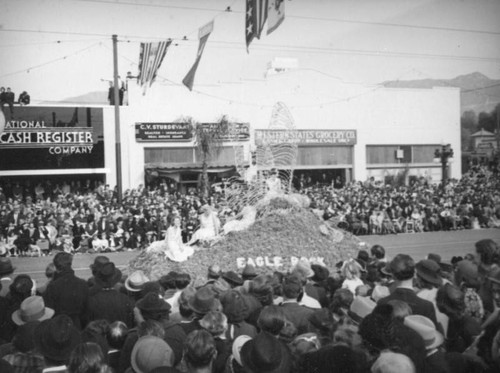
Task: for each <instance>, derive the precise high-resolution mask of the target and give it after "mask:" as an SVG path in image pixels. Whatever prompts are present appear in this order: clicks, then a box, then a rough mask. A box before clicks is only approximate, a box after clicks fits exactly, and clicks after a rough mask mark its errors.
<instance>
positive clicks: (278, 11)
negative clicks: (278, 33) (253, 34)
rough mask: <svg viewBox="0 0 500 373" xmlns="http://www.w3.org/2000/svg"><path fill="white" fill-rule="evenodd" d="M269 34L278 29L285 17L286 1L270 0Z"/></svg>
mask: <svg viewBox="0 0 500 373" xmlns="http://www.w3.org/2000/svg"><path fill="white" fill-rule="evenodd" d="M268 14H269V17H268V22H267V35H269V34H270V33H271V32H273V31H274V30H276V29H277V28H278V27H279V26H280V25H281V24H282V23H283V21H284V19H285V1H284V0H269V7H268Z"/></svg>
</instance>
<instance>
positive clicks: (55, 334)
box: [35, 315, 81, 362]
mask: <svg viewBox="0 0 500 373" xmlns="http://www.w3.org/2000/svg"><path fill="white" fill-rule="evenodd" d="M80 343H81V336H80V332H79V331H78V329H77V328H75V326H74V325H73V321H72V320H71V318H70V317H69V316H67V315H58V316H56V317H54V318H52V319H49V320H45V321H42V322H41V323H40V324H39V325H38V326H37V327H36V329H35V346H36V349H37V350H38V351H39V352H40V353H41V354H42V355H43V356H44V357H47V358H49V359H50V360H53V361H56V362H66V361H67V360H68V359H69V356H70V354H71V352H72V351H73V349H74V348H75V347H76V346H77V345H78V344H80Z"/></svg>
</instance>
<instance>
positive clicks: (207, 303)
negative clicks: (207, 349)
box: [180, 286, 222, 335]
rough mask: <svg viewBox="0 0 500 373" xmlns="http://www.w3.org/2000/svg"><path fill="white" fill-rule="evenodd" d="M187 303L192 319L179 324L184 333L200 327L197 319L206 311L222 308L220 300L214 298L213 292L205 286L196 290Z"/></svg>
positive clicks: (187, 333)
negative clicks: (191, 312)
mask: <svg viewBox="0 0 500 373" xmlns="http://www.w3.org/2000/svg"><path fill="white" fill-rule="evenodd" d="M188 304H189V307H190V308H191V310H192V311H193V319H192V320H191V321H190V322H188V323H182V324H180V325H181V327H182V329H184V332H185V333H186V335H189V334H190V333H191V332H192V331H194V330H199V329H201V326H200V322H199V320H200V319H201V318H203V316H205V315H206V314H207V313H208V312H210V311H218V310H221V309H222V305H221V304H220V301H219V300H218V299H217V298H215V293H214V292H213V291H212V290H211V289H210V288H209V287H207V286H203V287H201V288H199V289H198V290H196V292H195V293H194V295H193V296H192V297H191V298H190V299H189V301H188Z"/></svg>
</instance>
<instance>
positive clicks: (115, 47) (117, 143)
mask: <svg viewBox="0 0 500 373" xmlns="http://www.w3.org/2000/svg"><path fill="white" fill-rule="evenodd" d="M112 39H113V88H114V89H113V95H114V98H115V151H116V153H115V156H116V186H117V187H118V191H117V193H118V203H122V146H121V138H120V93H119V90H120V87H118V40H117V36H116V35H113V36H112Z"/></svg>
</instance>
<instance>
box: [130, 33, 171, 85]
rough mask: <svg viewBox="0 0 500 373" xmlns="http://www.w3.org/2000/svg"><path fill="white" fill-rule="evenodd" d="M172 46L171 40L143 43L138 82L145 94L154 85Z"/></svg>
mask: <svg viewBox="0 0 500 373" xmlns="http://www.w3.org/2000/svg"><path fill="white" fill-rule="evenodd" d="M170 44H172V40H170V39H169V40H167V41H161V42H159V43H141V52H140V55H139V75H138V77H137V82H138V83H139V84H140V85H141V87H143V89H144V93H145V92H146V89H147V87H148V85H149V86H151V84H153V82H154V80H155V78H156V74H157V73H158V69H159V68H160V66H161V63H162V62H163V58H165V54H166V53H167V49H168V47H169V46H170Z"/></svg>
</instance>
